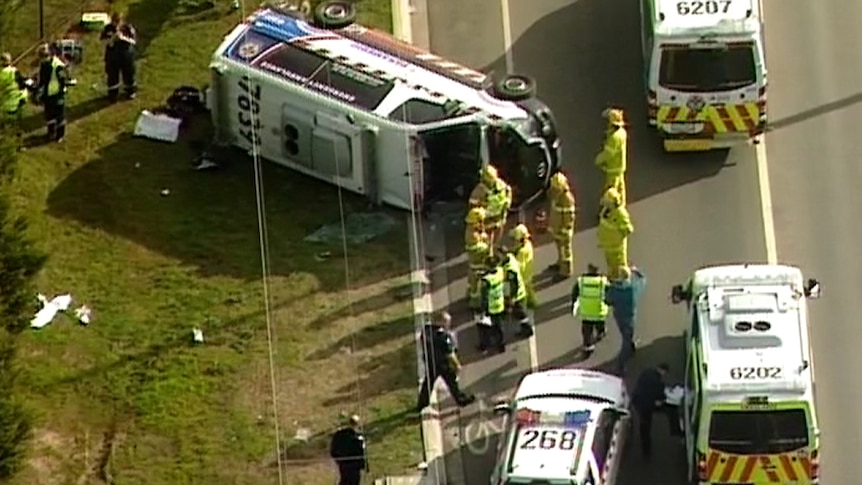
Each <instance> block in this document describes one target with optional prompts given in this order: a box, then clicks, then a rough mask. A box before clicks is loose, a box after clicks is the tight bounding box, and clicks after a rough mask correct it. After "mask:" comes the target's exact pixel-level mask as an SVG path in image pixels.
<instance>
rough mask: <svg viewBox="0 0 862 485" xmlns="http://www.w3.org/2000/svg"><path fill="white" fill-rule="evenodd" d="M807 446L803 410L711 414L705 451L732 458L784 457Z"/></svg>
mask: <svg viewBox="0 0 862 485" xmlns="http://www.w3.org/2000/svg"><path fill="white" fill-rule="evenodd" d="M807 446H808V419H807V418H806V415H805V411H804V410H803V409H774V410H769V411H713V413H712V417H711V418H710V422H709V447H710V448H711V449H714V450H716V451H720V452H724V453H731V454H736V455H770V454H777V453H787V452H790V451H794V450H798V449H800V448H805V447H807Z"/></svg>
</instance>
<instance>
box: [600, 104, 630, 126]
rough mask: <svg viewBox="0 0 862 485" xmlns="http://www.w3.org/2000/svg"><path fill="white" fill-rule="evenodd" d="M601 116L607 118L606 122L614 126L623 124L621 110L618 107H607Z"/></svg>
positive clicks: (623, 116)
mask: <svg viewBox="0 0 862 485" xmlns="http://www.w3.org/2000/svg"><path fill="white" fill-rule="evenodd" d="M602 118H604V119H606V120H608V123H610V124H612V125H614V126H623V125H624V124H625V119H624V118H625V115H624V114H623V110H621V109H618V108H608V109H606V110H604V111H602Z"/></svg>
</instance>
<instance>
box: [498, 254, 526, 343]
mask: <svg viewBox="0 0 862 485" xmlns="http://www.w3.org/2000/svg"><path fill="white" fill-rule="evenodd" d="M503 254H505V256H504V259H503V271H505V272H506V284H505V288H506V302H507V303H508V307H509V308H510V309H511V310H512V316H514V317H515V319H516V320H517V321H518V336H519V337H522V338H529V337H532V336H533V325H532V324H530V316H529V315H527V285H526V284H525V283H524V277H523V274H522V273H521V265H520V264H519V263H518V259H517V258H516V257H515V254H514V253H512V252H510V251H506V250H503Z"/></svg>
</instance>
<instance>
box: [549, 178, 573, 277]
mask: <svg viewBox="0 0 862 485" xmlns="http://www.w3.org/2000/svg"><path fill="white" fill-rule="evenodd" d="M548 197H549V198H550V200H551V214H550V215H549V216H548V232H550V233H551V236H553V238H554V244H556V246H557V262H556V263H555V264H553V265H551V269H552V270H556V271H557V276H558V279H565V278H568V277H570V276H571V275H572V273H573V272H574V257H573V255H572V239H573V238H574V236H575V196H574V194H573V193H572V189H571V188H570V187H569V181H568V179H566V176H565V175H564V174H563V173H562V172H557V173H556V174H554V176H553V177H551V186H550V190H549V191H548Z"/></svg>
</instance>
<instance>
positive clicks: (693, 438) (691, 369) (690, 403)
mask: <svg viewBox="0 0 862 485" xmlns="http://www.w3.org/2000/svg"><path fill="white" fill-rule="evenodd" d="M690 318H691V320H690V321H691V327H689V329H688V330H687V331H686V359H685V397H684V400H683V413H682V415H683V417H682V423H680V424H681V425H682V429H683V432H684V434H685V449H686V457H687V459H688V464H689V475H690V476H691V475H692V472H693V467H694V466H695V463H694V461H695V460H694V455H695V450H696V448H697V437H698V430H699V427H700V423H699V421H700V412H699V409H700V386H699V378H700V376H699V369H698V367H697V365H698V364H697V363H698V354H699V351H698V345H699V341H698V340H699V338H700V336H699V330H698V329H699V328H700V325H699V322H698V313H697V308H696V306H694V305H693V306H692V307H691V313H690Z"/></svg>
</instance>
